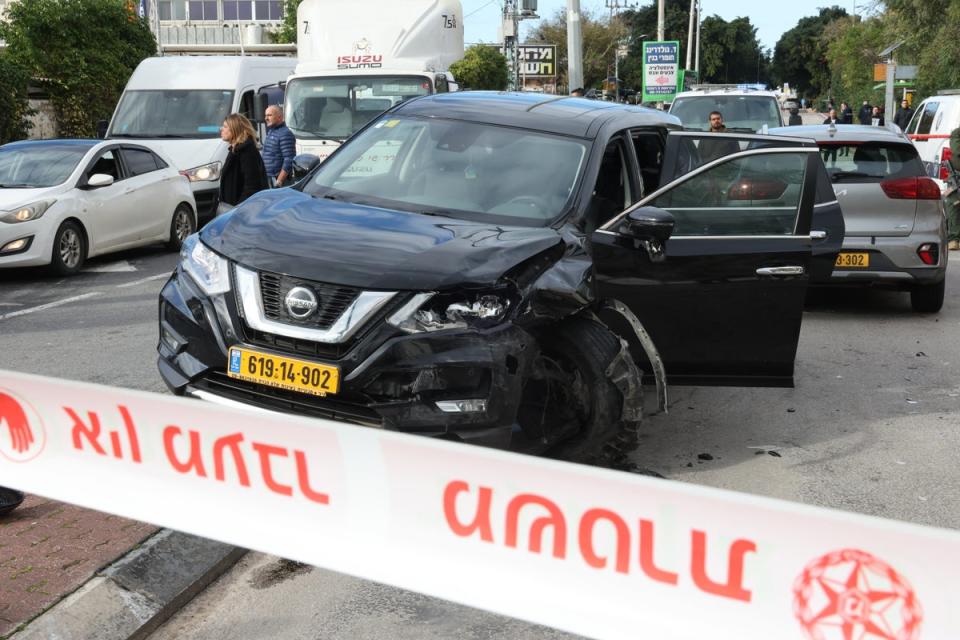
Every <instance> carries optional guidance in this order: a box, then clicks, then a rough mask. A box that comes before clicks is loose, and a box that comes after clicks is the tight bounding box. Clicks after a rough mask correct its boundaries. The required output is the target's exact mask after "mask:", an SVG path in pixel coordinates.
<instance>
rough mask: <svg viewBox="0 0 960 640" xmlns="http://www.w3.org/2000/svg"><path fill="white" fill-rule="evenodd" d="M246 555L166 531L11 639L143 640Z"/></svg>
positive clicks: (99, 575)
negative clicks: (93, 639)
mask: <svg viewBox="0 0 960 640" xmlns="http://www.w3.org/2000/svg"><path fill="white" fill-rule="evenodd" d="M246 552H247V551H246V549H241V548H239V547H232V546H230V545H227V544H223V543H221V542H215V541H213V540H206V539H204V538H198V537H196V536H191V535H188V534H185V533H180V532H177V531H171V530H168V529H164V530H162V531H160V532H159V533H157V534H156V535H154V536H153V537H151V538H150V539H149V540H147V541H146V542H144V543H143V544H142V545H141V546H140V547H138V548H137V549H134V550H133V551H131V552H129V553H128V554H127V555H125V556H124V557H122V558H120V559H119V560H117V561H116V562H114V563H113V564H111V565H110V566H108V567H107V568H105V569H103V570H102V571H100V572H99V573H97V575H95V576H94V577H93V578H92V579H91V580H89V581H87V583H86V584H84V585H83V586H82V587H80V588H79V589H77V590H76V591H74V592H73V593H72V594H70V595H69V596H67V597H66V598H64V599H63V600H61V601H60V602H58V603H57V604H56V605H54V606H53V607H51V608H50V609H49V610H47V611H46V612H45V613H43V614H41V615H40V616H38V617H37V618H35V619H34V620H33V621H31V622H30V623H29V624H28V625H27V626H26V627H24V628H23V629H22V630H21V631H19V632H17V633H15V634H13V635H12V636H10V639H11V640H50V639H56V640H87V639H89V638H97V639H98V640H137V639H139V638H145V637H146V636H148V635H150V634H151V633H153V632H154V631H155V630H156V629H157V627H159V626H160V625H161V624H163V623H164V622H165V621H166V620H167V619H168V618H170V616H172V615H173V614H174V613H176V612H177V611H178V610H179V609H180V608H181V607H182V606H184V605H185V604H186V603H188V602H189V601H190V600H191V599H193V597H194V596H196V595H197V594H198V593H200V592H201V591H203V589H205V588H206V587H207V585H209V584H210V583H211V582H213V581H214V580H216V579H217V578H219V577H220V576H221V575H223V573H224V572H226V571H227V570H228V569H229V568H230V567H232V566H233V565H234V564H235V563H236V562H237V561H238V560H239V559H240V558H241V557H243V555H244V554H245V553H246Z"/></svg>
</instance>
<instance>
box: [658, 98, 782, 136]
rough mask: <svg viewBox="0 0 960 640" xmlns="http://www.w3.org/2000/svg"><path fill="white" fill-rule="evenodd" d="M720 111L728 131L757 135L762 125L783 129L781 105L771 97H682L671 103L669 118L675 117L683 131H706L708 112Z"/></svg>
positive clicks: (708, 123) (708, 119) (708, 125)
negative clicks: (781, 127)
mask: <svg viewBox="0 0 960 640" xmlns="http://www.w3.org/2000/svg"><path fill="white" fill-rule="evenodd" d="M712 111H719V112H720V114H721V115H722V116H723V124H724V125H725V126H726V127H727V129H739V130H741V131H751V132H753V131H759V130H760V129H761V128H762V127H763V125H767V126H768V127H770V128H773V127H780V126H783V119H782V118H781V116H780V103H778V102H777V100H776V99H775V98H774V97H773V96H750V95H712V94H711V95H703V96H683V97H679V98H677V99H676V100H674V102H673V104H672V105H671V106H670V115H673V116H677V117H678V118H680V121H681V122H682V123H683V127H684V128H685V129H699V130H702V131H706V130H707V129H709V128H710V112H712Z"/></svg>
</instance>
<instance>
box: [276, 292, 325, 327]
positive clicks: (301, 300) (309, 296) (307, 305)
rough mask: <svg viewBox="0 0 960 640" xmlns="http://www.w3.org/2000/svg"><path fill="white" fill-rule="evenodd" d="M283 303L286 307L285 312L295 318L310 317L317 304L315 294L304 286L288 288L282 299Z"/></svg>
mask: <svg viewBox="0 0 960 640" xmlns="http://www.w3.org/2000/svg"><path fill="white" fill-rule="evenodd" d="M283 304H284V305H285V306H286V307H287V313H289V314H290V315H291V316H293V317H294V318H295V319H297V320H304V319H305V318H308V317H310V314H312V313H313V312H314V311H316V310H317V307H318V306H319V303H318V302H317V295H316V294H315V293H314V292H313V291H311V290H310V289H307V288H306V287H294V288H293V289H290V291H289V293H287V297H286V298H284V299H283Z"/></svg>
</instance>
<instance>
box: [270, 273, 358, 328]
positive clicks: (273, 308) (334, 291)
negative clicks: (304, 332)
mask: <svg viewBox="0 0 960 640" xmlns="http://www.w3.org/2000/svg"><path fill="white" fill-rule="evenodd" d="M294 287H306V288H308V289H310V290H312V291H313V292H314V293H315V294H316V296H317V303H318V305H319V306H318V307H317V310H316V312H314V313H312V314H311V315H310V317H309V318H306V319H303V320H298V319H297V318H294V317H293V316H291V315H290V314H289V313H288V312H287V305H285V304H284V298H286V296H287V293H289V292H290V290H291V289H293V288H294ZM360 293H361V291H360V289H356V288H354V287H343V286H339V285H333V284H326V283H323V282H313V281H311V280H302V279H300V278H294V277H292V276H288V275H284V274H279V273H267V272H264V271H261V272H260V297H261V298H262V300H263V314H264V315H265V316H266V317H267V318H269V319H270V320H274V321H276V322H283V323H284V324H290V325H295V326H298V327H309V328H311V329H329V328H330V327H331V326H333V323H334V322H336V321H337V318H339V317H340V316H341V315H343V312H344V311H346V309H347V307H349V306H350V304H351V303H352V302H353V301H354V300H356V298H357V296H359V295H360Z"/></svg>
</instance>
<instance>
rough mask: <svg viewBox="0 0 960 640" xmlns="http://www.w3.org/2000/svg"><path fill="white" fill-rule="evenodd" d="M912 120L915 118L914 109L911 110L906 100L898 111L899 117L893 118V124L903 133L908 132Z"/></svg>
mask: <svg viewBox="0 0 960 640" xmlns="http://www.w3.org/2000/svg"><path fill="white" fill-rule="evenodd" d="M911 118H913V109H911V108H910V103H909V102H907V101H906V100H904V101H902V102H901V103H900V108H899V109H897V115H895V116H893V124H895V125H897V126H898V127H900V130H901V131H906V130H907V125H908V124H910V119H911Z"/></svg>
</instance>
